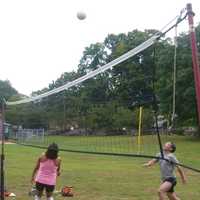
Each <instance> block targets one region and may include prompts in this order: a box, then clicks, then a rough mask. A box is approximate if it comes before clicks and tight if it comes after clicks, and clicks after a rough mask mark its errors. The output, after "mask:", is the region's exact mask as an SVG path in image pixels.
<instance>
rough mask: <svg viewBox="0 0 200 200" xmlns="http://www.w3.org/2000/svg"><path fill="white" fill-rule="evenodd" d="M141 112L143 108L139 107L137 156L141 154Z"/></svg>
mask: <svg viewBox="0 0 200 200" xmlns="http://www.w3.org/2000/svg"><path fill="white" fill-rule="evenodd" d="M142 112H143V107H142V106H140V108H139V126H138V138H137V145H138V154H140V152H141V131H142Z"/></svg>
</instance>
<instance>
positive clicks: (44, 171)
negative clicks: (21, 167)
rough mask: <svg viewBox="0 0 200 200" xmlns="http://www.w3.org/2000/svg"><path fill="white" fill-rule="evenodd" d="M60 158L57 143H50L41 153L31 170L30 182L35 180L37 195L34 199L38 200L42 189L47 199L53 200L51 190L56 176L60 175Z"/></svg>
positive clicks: (53, 187)
mask: <svg viewBox="0 0 200 200" xmlns="http://www.w3.org/2000/svg"><path fill="white" fill-rule="evenodd" d="M60 164H61V159H60V158H59V157H58V145H57V144H55V143H52V144H50V145H49V147H48V149H47V151H46V152H45V153H43V154H42V155H41V156H40V157H39V159H38V161H37V164H36V166H35V168H34V170H33V174H32V180H31V182H32V183H33V182H35V185H36V190H37V195H36V196H35V200H40V199H41V196H42V193H43V190H44V189H45V190H46V197H47V200H53V196H52V194H53V191H54V189H55V185H56V178H57V176H59V175H60Z"/></svg>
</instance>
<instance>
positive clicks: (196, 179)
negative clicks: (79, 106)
mask: <svg viewBox="0 0 200 200" xmlns="http://www.w3.org/2000/svg"><path fill="white" fill-rule="evenodd" d="M93 139H94V138H93ZM167 139H168V138H167ZM170 139H171V140H173V141H174V142H176V144H177V154H176V155H177V157H178V158H179V160H180V161H182V162H183V163H186V164H190V165H192V166H193V167H196V168H198V167H199V166H200V159H199V155H200V141H198V140H197V139H190V138H185V137H180V136H179V137H177V136H176V137H172V138H170ZM55 140H57V141H58V138H55ZM62 140H64V139H62ZM60 143H62V141H60ZM42 151H43V150H42V149H37V148H31V147H26V146H21V145H16V144H14V145H6V146H5V152H6V154H5V156H6V161H5V176H6V185H7V188H8V189H9V190H11V191H12V192H14V193H16V194H17V197H18V198H17V199H20V200H27V199H31V198H29V197H28V195H27V194H28V191H29V189H30V187H31V184H30V179H31V173H32V169H33V167H34V165H35V162H36V159H37V157H38V156H39V155H40V153H41V152H42ZM60 155H61V157H62V174H61V177H59V179H58V183H57V189H59V188H60V187H61V186H63V185H72V186H73V187H74V193H75V196H74V197H73V199H74V200H78V199H80V200H155V199H157V196H156V195H157V194H156V193H157V188H158V186H159V182H160V174H159V168H158V166H155V167H152V168H144V167H142V164H143V163H144V162H145V161H146V159H141V158H128V157H115V156H103V155H91V154H78V153H68V152H60ZM199 168H200V167H199ZM185 172H186V174H187V179H188V183H187V185H182V184H181V182H180V178H179V177H178V181H179V183H178V185H177V187H176V191H177V193H178V194H179V196H180V197H181V199H186V200H188V199H189V200H198V199H199V196H200V188H199V185H200V174H198V173H196V172H192V171H189V170H185ZM57 199H58V200H60V199H63V198H61V197H58V198H57Z"/></svg>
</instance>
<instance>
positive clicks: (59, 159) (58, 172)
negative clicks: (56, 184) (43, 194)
mask: <svg viewBox="0 0 200 200" xmlns="http://www.w3.org/2000/svg"><path fill="white" fill-rule="evenodd" d="M60 167H61V158H60V157H59V158H58V169H57V176H60Z"/></svg>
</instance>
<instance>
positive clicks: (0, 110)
mask: <svg viewBox="0 0 200 200" xmlns="http://www.w3.org/2000/svg"><path fill="white" fill-rule="evenodd" d="M0 136H1V157H0V162H1V169H0V170H1V172H0V173H1V176H0V189H1V191H0V192H1V195H0V198H1V200H4V159H5V156H4V139H5V138H4V100H3V99H2V100H1V101H0Z"/></svg>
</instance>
